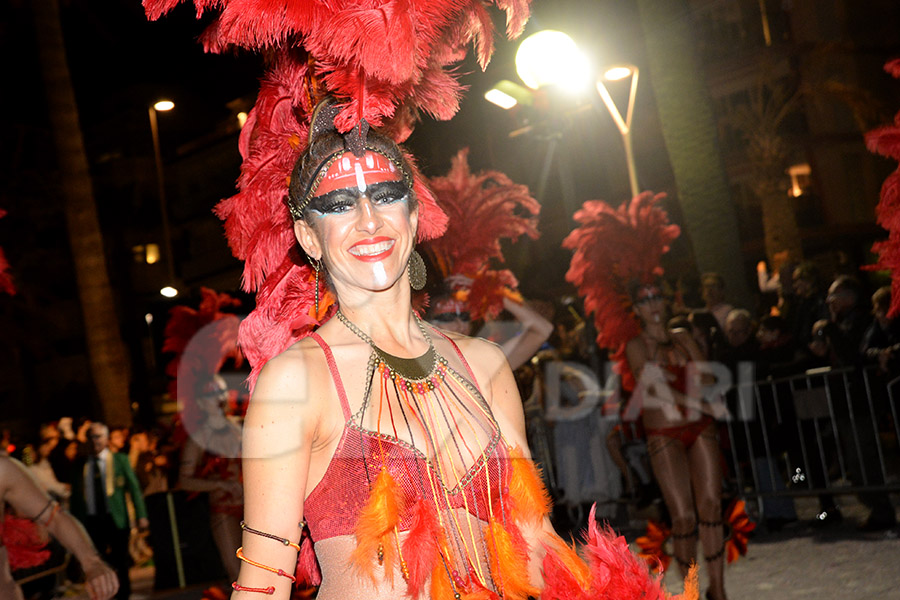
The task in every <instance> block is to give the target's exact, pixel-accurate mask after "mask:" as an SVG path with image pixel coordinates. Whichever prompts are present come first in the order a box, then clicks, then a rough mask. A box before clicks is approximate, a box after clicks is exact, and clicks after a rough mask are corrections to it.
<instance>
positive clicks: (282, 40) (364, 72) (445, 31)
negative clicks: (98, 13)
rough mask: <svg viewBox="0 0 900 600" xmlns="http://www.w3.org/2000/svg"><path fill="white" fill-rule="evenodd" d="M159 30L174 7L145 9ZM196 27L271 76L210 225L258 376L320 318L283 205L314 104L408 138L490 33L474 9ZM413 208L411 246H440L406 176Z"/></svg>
mask: <svg viewBox="0 0 900 600" xmlns="http://www.w3.org/2000/svg"><path fill="white" fill-rule="evenodd" d="M143 3H144V8H145V11H146V13H147V16H148V17H149V18H150V19H158V18H160V17H161V16H162V15H164V14H166V13H167V12H169V11H170V10H172V9H173V8H174V7H175V6H177V5H178V4H180V3H181V1H179V0H144V2H143ZM495 4H496V6H497V7H498V8H500V9H501V10H503V11H505V12H506V17H507V33H508V35H510V36H516V35H518V34H519V33H520V32H521V30H522V27H523V26H524V23H525V20H526V19H527V16H528V0H496V1H495ZM193 5H194V8H195V9H196V12H197V16H198V18H199V17H200V16H202V15H203V14H204V13H205V12H206V11H208V10H215V11H217V13H218V14H217V16H216V18H215V19H214V21H213V22H212V24H211V25H210V26H209V27H208V28H207V29H206V31H205V32H204V33H203V35H202V36H201V40H202V42H203V44H204V47H205V48H206V49H207V50H208V51H211V52H223V51H226V50H228V49H231V48H234V47H239V48H245V49H250V50H257V51H261V52H265V53H266V54H268V55H270V56H272V57H273V60H272V63H271V64H272V67H271V68H270V70H269V72H268V73H267V75H266V76H265V78H264V79H263V81H262V86H261V89H260V93H259V97H258V98H257V101H256V105H255V106H254V108H253V110H252V111H251V112H250V114H249V116H248V119H247V122H246V124H245V125H244V128H243V130H242V132H241V136H240V151H241V156H242V157H243V164H242V167H241V175H240V178H239V179H238V187H239V192H238V193H237V194H236V195H235V196H232V197H231V198H228V199H225V200H223V201H221V202H220V203H219V205H218V207H217V208H216V214H217V215H218V216H219V217H220V218H222V219H223V220H225V232H226V235H227V237H228V241H229V245H230V247H231V250H232V252H233V253H234V255H235V256H236V257H238V258H239V259H241V260H244V261H246V264H245V266H244V273H243V278H242V280H243V287H244V289H245V290H247V291H257V292H258V296H257V309H256V310H255V311H254V312H253V314H251V315H250V317H249V318H248V319H247V320H245V321H244V324H243V325H242V327H241V333H240V344H241V347H242V348H243V350H244V354H245V356H247V358H248V360H249V361H250V363H251V366H252V368H253V369H252V372H251V376H250V385H251V388H252V386H253V384H254V382H255V380H256V377H257V375H258V374H259V371H260V369H261V368H262V365H263V364H264V363H265V362H266V361H267V360H268V359H270V358H272V357H273V356H275V355H277V354H279V353H280V352H282V351H284V350H285V349H286V348H287V347H288V346H289V345H290V344H291V343H293V342H294V341H296V340H297V339H299V338H300V337H302V336H303V335H305V334H306V333H308V332H309V330H311V329H313V328H314V327H315V326H317V325H318V323H319V322H321V321H322V319H323V318H327V317H328V315H329V314H330V313H327V312H325V311H323V312H321V313H320V314H318V315H311V312H312V309H311V307H312V306H313V303H314V293H313V292H314V287H313V286H312V285H311V284H310V281H311V270H310V269H309V266H308V265H307V264H306V262H305V260H304V259H302V258H299V257H298V256H296V253H295V252H294V249H295V248H296V245H297V244H296V241H295V239H294V233H293V225H292V223H291V219H290V217H289V214H288V211H287V208H286V206H285V204H284V200H285V197H286V194H287V187H288V186H287V182H288V179H289V177H290V173H291V169H292V167H293V165H294V163H295V161H296V159H297V158H298V156H299V155H300V154H301V153H302V152H303V150H304V148H305V145H306V143H307V137H308V130H309V122H310V119H311V115H312V111H313V109H314V106H315V104H316V103H317V101H318V100H320V99H321V98H322V97H323V96H325V95H332V96H335V97H336V98H338V100H339V101H340V102H341V111H340V113H339V114H338V115H337V117H336V118H335V124H336V126H337V127H338V129H339V130H340V131H342V132H346V131H349V130H351V129H352V128H354V127H355V126H356V125H358V124H359V122H360V119H363V118H364V119H366V121H367V122H368V123H369V124H370V125H372V126H374V127H379V126H380V127H382V128H383V131H384V132H385V133H387V134H388V135H390V136H391V137H392V138H393V139H394V140H395V141H397V142H402V141H403V140H405V139H406V137H407V136H409V134H410V132H411V131H412V128H413V126H414V124H415V122H416V121H417V120H418V118H419V114H420V113H421V112H424V113H426V114H429V115H431V116H432V117H435V118H438V119H449V118H450V117H452V116H453V115H454V114H455V113H456V111H457V110H458V108H459V98H460V95H461V93H462V91H463V88H462V86H461V85H460V84H459V82H458V81H457V79H456V74H455V73H454V72H453V70H452V67H453V65H454V64H456V63H458V62H459V61H460V60H462V59H463V58H464V57H465V55H466V49H467V47H468V45H469V44H472V43H474V44H475V46H476V51H477V53H478V60H479V63H480V64H481V65H482V66H485V65H486V64H487V61H488V59H489V58H490V51H491V49H492V47H493V44H492V41H491V40H492V35H493V28H492V24H491V22H490V19H489V18H485V14H484V13H485V8H484V6H485V5H484V3H483V2H482V0H380V1H377V2H372V1H370V0H341V1H339V2H321V1H318V0H292V1H289V2H285V1H284V0H194V2H193ZM413 175H414V177H413V184H414V185H413V188H414V191H415V193H416V195H417V197H418V200H419V229H418V238H419V241H423V240H428V239H431V238H434V237H436V236H439V235H440V234H441V233H442V232H443V230H444V229H445V227H446V216H445V215H444V214H443V213H442V212H441V210H440V209H439V208H438V207H437V204H436V202H435V201H434V198H433V196H432V195H431V193H430V192H429V191H428V189H427V186H426V185H425V183H424V180H423V178H422V176H421V174H419V172H418V171H417V170H416V169H415V167H413Z"/></svg>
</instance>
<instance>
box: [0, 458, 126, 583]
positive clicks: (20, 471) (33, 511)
mask: <svg viewBox="0 0 900 600" xmlns="http://www.w3.org/2000/svg"><path fill="white" fill-rule="evenodd" d="M0 500H3V501H6V502H8V503H9V504H10V505H11V506H12V507H13V508H14V509H15V510H16V512H17V513H19V514H20V515H22V516H25V517H28V518H30V519H32V520H34V521H35V522H36V523H40V524H41V525H44V526H45V527H47V531H49V532H50V534H51V535H53V537H55V538H56V539H57V540H59V543H61V544H62V545H63V546H65V548H66V549H67V550H69V552H71V553H72V554H74V555H75V558H77V559H78V562H79V563H80V564H81V568H82V569H83V570H84V573H85V579H86V580H87V588H88V594H89V595H90V597H91V600H106V599H108V598H112V597H113V595H114V594H115V593H116V592H117V591H118V589H119V581H118V580H117V579H116V574H115V573H114V572H113V571H112V569H110V568H109V567H108V566H107V565H106V563H104V562H103V561H102V560H101V559H100V556H99V555H98V554H97V549H96V548H94V544H93V542H91V538H90V537H88V534H87V532H85V530H84V528H83V527H82V526H81V523H79V522H78V521H77V520H75V519H74V518H73V517H72V516H70V515H69V513H67V512H66V511H61V510H60V509H59V505H57V504H56V503H55V502H54V501H53V500H52V499H51V498H50V496H48V495H47V494H46V493H44V491H43V490H41V489H40V487H38V485H37V483H36V482H35V481H34V479H33V478H32V476H31V475H30V474H29V473H28V471H27V470H26V469H25V467H24V466H23V465H22V464H21V463H20V462H19V461H17V460H15V459H13V458H9V457H0Z"/></svg>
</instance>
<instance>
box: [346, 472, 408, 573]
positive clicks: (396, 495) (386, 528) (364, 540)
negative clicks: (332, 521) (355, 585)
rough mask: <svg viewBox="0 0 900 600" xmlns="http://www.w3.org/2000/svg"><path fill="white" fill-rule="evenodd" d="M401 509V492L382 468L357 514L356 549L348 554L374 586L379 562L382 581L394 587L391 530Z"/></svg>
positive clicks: (395, 524)
mask: <svg viewBox="0 0 900 600" xmlns="http://www.w3.org/2000/svg"><path fill="white" fill-rule="evenodd" d="M401 506H403V490H402V489H401V488H400V486H399V485H397V482H396V481H394V478H393V477H391V475H390V473H388V472H387V469H382V470H381V472H380V473H379V474H378V477H377V478H376V479H375V483H374V484H372V490H371V492H370V493H369V499H368V501H367V502H366V505H365V506H364V507H363V509H362V511H360V513H359V520H358V521H357V522H356V527H355V528H354V534H355V535H356V548H354V549H353V552H351V553H350V562H351V563H352V564H353V566H354V567H355V568H356V570H357V571H358V572H359V573H360V574H361V575H365V576H366V577H368V578H369V579H371V580H372V582H373V583H374V584H375V585H378V582H379V578H378V577H377V576H376V574H375V567H376V565H377V564H378V563H381V564H382V565H383V567H384V570H383V573H384V579H385V580H387V581H388V583H390V584H393V579H394V560H395V558H396V557H397V545H396V540H395V539H394V535H395V532H394V529H395V528H396V527H397V525H398V524H399V523H400V507H401ZM379 554H380V555H381V557H380V559H379Z"/></svg>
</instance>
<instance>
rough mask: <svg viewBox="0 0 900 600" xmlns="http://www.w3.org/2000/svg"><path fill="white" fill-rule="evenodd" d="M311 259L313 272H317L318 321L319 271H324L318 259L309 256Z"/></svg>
mask: <svg viewBox="0 0 900 600" xmlns="http://www.w3.org/2000/svg"><path fill="white" fill-rule="evenodd" d="M307 258H308V259H309V264H310V265H312V268H313V270H314V271H315V272H316V317H315V318H316V319H317V320H318V318H319V271H321V270H322V261H321V260H319V259H318V258H313V257H312V256H309V255H307Z"/></svg>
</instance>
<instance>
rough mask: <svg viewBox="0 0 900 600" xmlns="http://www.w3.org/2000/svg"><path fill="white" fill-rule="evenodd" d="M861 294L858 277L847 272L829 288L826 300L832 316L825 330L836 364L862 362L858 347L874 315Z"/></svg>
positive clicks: (832, 359)
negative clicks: (868, 309)
mask: <svg viewBox="0 0 900 600" xmlns="http://www.w3.org/2000/svg"><path fill="white" fill-rule="evenodd" d="M862 298H863V296H862V287H861V286H860V283H859V281H857V280H856V279H854V278H852V277H850V276H848V275H841V276H839V277H838V278H837V279H835V280H834V282H833V283H832V284H831V286H830V287H829V288H828V295H827V296H826V297H825V304H826V305H827V306H828V314H829V317H830V318H829V320H828V323H827V324H826V325H825V327H824V333H825V337H826V338H827V341H828V347H829V352H830V360H831V366H833V367H849V366H853V365H858V364H860V362H861V361H860V355H859V350H860V346H861V344H862V340H863V336H864V335H865V333H866V329H868V327H869V323H870V321H871V318H872V317H871V315H870V314H869V312H868V311H867V310H866V309H865V306H864V305H863V303H862Z"/></svg>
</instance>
